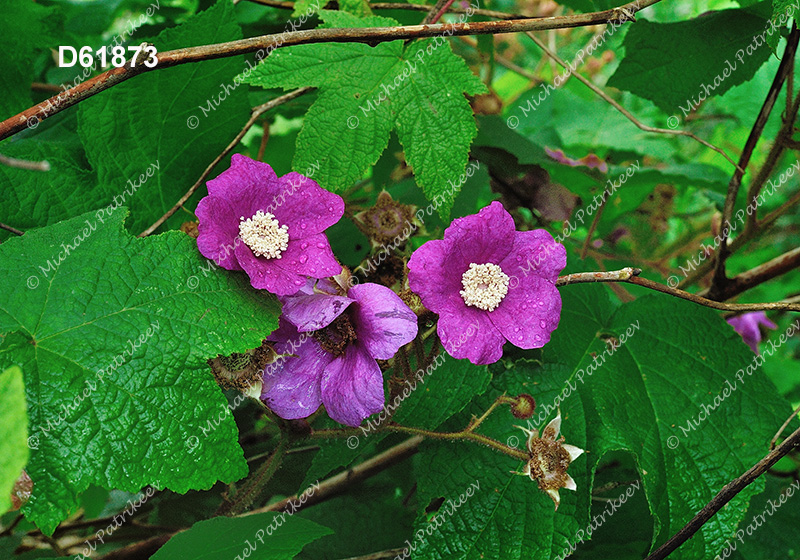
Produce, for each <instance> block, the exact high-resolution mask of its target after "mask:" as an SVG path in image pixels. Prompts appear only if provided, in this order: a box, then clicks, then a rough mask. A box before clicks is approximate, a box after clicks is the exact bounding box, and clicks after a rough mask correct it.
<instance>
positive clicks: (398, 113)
mask: <svg viewBox="0 0 800 560" xmlns="http://www.w3.org/2000/svg"><path fill="white" fill-rule="evenodd" d="M321 14H322V17H323V18H324V19H325V21H326V26H327V27H375V26H381V25H397V22H396V21H394V20H392V19H388V18H381V17H369V18H365V19H359V18H357V17H355V16H353V15H350V14H346V13H343V12H331V11H325V10H323V11H322V12H321ZM246 81H248V83H251V84H253V85H258V86H263V87H266V88H274V87H285V88H293V87H301V86H313V87H317V88H319V90H320V92H319V97H318V99H317V101H316V102H315V103H314V105H312V106H311V109H310V110H309V112H308V114H307V115H306V119H305V123H304V125H303V130H302V131H301V132H300V135H299V136H298V138H297V154H296V156H295V160H294V168H295V169H298V170H302V169H306V168H308V167H309V166H311V165H312V164H313V165H316V164H319V165H320V171H319V175H318V176H315V179H316V178H317V177H319V179H318V180H319V182H320V184H322V186H324V187H326V188H329V189H331V190H333V191H337V192H341V191H343V190H345V189H347V188H349V187H350V186H351V185H352V184H353V183H355V182H356V181H358V180H360V179H361V178H362V177H363V176H364V174H365V173H366V172H367V170H369V169H370V168H371V166H372V165H374V164H375V162H376V161H378V158H379V157H380V155H381V153H383V151H384V150H385V149H386V146H387V144H388V142H389V133H390V132H391V130H392V129H393V128H395V127H397V133H398V136H399V138H400V142H401V143H402V144H403V148H404V149H405V154H406V159H407V160H408V163H409V164H410V165H411V167H412V168H413V169H414V172H415V175H416V179H417V182H418V183H419V185H420V186H421V187H422V189H423V191H424V192H425V195H426V196H427V197H428V199H429V200H435V199H437V200H441V201H442V202H441V203H440V205H439V212H440V214H441V215H442V216H447V215H448V213H449V211H450V208H451V206H452V203H453V199H454V198H455V196H456V194H458V193H457V190H454V189H452V188H451V187H449V186H448V181H455V180H456V179H457V178H458V177H459V175H460V174H462V173H463V172H464V169H465V167H466V164H467V156H468V153H469V146H470V144H471V143H472V139H473V138H474V137H475V135H476V128H475V121H474V118H473V116H472V109H471V108H470V106H469V102H468V101H467V99H466V97H464V95H463V93H468V94H472V95H474V94H477V93H482V92H484V91H486V88H485V86H484V85H483V84H482V83H481V81H480V80H479V79H478V78H477V77H476V76H474V75H473V74H472V73H471V72H470V71H469V68H467V66H466V64H465V63H464V61H463V60H462V59H461V58H459V57H457V56H456V55H454V54H453V52H452V50H451V49H450V45H449V44H448V42H447V40H445V39H443V38H435V39H426V40H423V41H416V42H413V43H411V44H410V45H408V46H404V45H403V42H402V41H393V42H390V43H381V44H379V45H377V46H375V47H370V46H368V45H362V44H357V43H348V44H322V45H299V46H296V47H289V48H286V49H280V50H278V51H276V52H274V53H273V54H272V55H271V56H270V57H269V58H267V59H266V60H264V61H263V62H262V63H261V64H260V65H259V66H258V68H256V69H255V70H254V71H253V72H252V73H251V74H250V75H249V76H248V77H247V78H246Z"/></svg>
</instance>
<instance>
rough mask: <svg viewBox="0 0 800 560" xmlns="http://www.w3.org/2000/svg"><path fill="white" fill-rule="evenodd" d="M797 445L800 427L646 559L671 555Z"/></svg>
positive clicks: (799, 438)
mask: <svg viewBox="0 0 800 560" xmlns="http://www.w3.org/2000/svg"><path fill="white" fill-rule="evenodd" d="M797 445H800V429H797V430H795V431H794V432H793V433H792V435H790V436H789V437H788V438H786V440H784V442H783V443H781V444H780V445H779V446H778V447H776V448H775V449H773V450H772V451H770V452H769V453H767V455H766V456H765V457H764V458H763V459H761V460H760V461H759V462H758V463H756V464H755V465H753V466H752V467H751V468H750V469H748V470H747V472H746V473H744V474H743V475H742V476H740V477H739V478H736V479H734V480H732V481H731V482H729V483H728V484H726V485H725V486H724V487H723V488H722V490H720V491H719V492H718V493H717V495H716V496H714V497H713V498H712V499H711V501H710V502H708V503H707V504H706V505H705V506H703V509H701V510H700V511H699V512H698V513H697V515H695V516H694V517H693V518H692V520H691V521H689V523H687V524H686V525H685V526H684V527H683V528H682V529H681V530H680V531H678V532H677V533H675V535H673V536H672V537H671V538H670V539H669V540H668V541H667V542H665V543H664V544H663V545H661V546H660V547H659V548H658V549H657V550H656V551H655V552H653V553H652V554H651V555H650V556H648V557H647V558H646V559H645V560H662V559H663V558H666V557H667V556H669V555H670V554H671V553H672V552H673V551H675V549H677V548H678V547H679V546H680V545H682V544H683V543H685V542H686V541H687V540H689V538H690V537H691V536H692V535H694V534H695V533H696V532H697V531H699V530H700V528H701V527H702V526H703V525H704V524H705V523H706V522H707V521H708V520H709V519H711V518H712V517H713V516H714V514H716V513H717V512H718V511H719V510H720V509H722V507H723V506H724V505H725V504H727V503H728V502H730V501H731V500H732V499H733V497H734V496H736V494H738V493H739V492H741V491H742V490H744V489H745V488H746V487H747V486H748V485H749V484H751V483H752V482H753V481H755V480H756V479H757V478H758V477H759V476H761V475H762V474H764V473H765V472H766V471H767V469H769V468H770V467H771V466H772V465H774V464H775V463H777V462H778V461H779V460H780V459H781V457H783V456H784V455H786V454H788V453H789V452H790V451H791V450H792V449H794V448H795V447H796V446H797Z"/></svg>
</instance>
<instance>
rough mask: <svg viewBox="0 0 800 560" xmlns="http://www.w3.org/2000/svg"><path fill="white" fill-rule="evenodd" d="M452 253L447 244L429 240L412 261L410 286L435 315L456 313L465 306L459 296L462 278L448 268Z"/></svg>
mask: <svg viewBox="0 0 800 560" xmlns="http://www.w3.org/2000/svg"><path fill="white" fill-rule="evenodd" d="M448 250H449V245H448V243H446V242H444V241H441V240H434V241H428V242H427V243H425V244H423V245H422V247H420V248H419V249H417V250H416V251H414V254H413V255H411V258H410V259H409V260H408V285H409V287H410V288H411V290H412V291H413V292H414V293H416V294H417V295H418V296H419V297H420V298H421V299H422V303H423V305H425V307H427V308H428V309H430V310H431V311H433V312H434V313H444V312H447V311H454V310H455V309H457V308H459V305H458V303H459V302H460V303H461V304H462V305H463V303H464V301H463V300H462V299H461V296H460V295H459V291H460V290H461V276H460V275H459V274H458V273H456V272H455V271H454V270H451V269H449V268H448V267H447V266H446V262H447V252H448ZM465 270H466V269H465ZM461 274H462V275H463V274H464V271H462V272H461Z"/></svg>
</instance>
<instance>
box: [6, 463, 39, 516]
mask: <svg viewBox="0 0 800 560" xmlns="http://www.w3.org/2000/svg"><path fill="white" fill-rule="evenodd" d="M31 492H33V481H32V480H31V477H29V476H28V473H27V472H25V470H24V469H23V471H22V474H20V475H19V478H17V481H16V482H15V483H14V488H12V490H11V510H10V511H17V510H18V509H19V508H21V507H22V506H24V505H25V503H26V502H27V501H28V500H29V499H30V497H31Z"/></svg>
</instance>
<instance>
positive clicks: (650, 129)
mask: <svg viewBox="0 0 800 560" xmlns="http://www.w3.org/2000/svg"><path fill="white" fill-rule="evenodd" d="M526 35H527V36H528V37H530V38H531V39H532V40H533V42H534V43H536V44H537V45H538V46H539V48H540V49H542V50H543V51H544V52H545V54H547V56H549V57H550V58H552V59H553V60H555V61H556V62H557V63H558V64H559V65H560V66H562V67H563V68H566V69H567V70H570V71H571V69H570V67H569V65H568V64H567V63H566V62H564V60H563V59H562V58H561V57H559V56H558V55H557V54H556V53H554V52H553V51H552V50H550V49H549V48H548V47H547V45H545V44H544V43H543V42H542V41H541V40H540V39H539V38H538V37H536V36H535V35H534V34H533V33H531V32H527V33H526ZM571 75H572V76H575V78H576V79H577V80H579V81H580V82H581V83H582V84H584V85H585V86H586V87H588V88H589V89H591V90H592V91H593V92H594V93H595V94H597V95H598V96H600V98H602V99H603V100H604V101H605V102H606V103H608V104H610V105H611V106H612V107H614V108H615V109H616V110H617V111H619V112H620V113H622V114H623V116H625V118H627V119H628V120H629V121H631V122H632V123H633V124H634V125H636V126H637V127H638V128H639V129H640V130H643V131H645V132H655V133H657V134H671V135H673V136H686V137H687V138H691V139H692V140H695V141H697V142H699V143H700V144H702V145H703V146H705V147H707V148H710V149H712V150H714V151H715V152H717V153H718V154H720V155H721V156H722V157H724V158H725V159H726V160H728V161H729V162H730V163H731V164H733V166H734V167H736V168H737V170H741V169H740V167H739V166H738V165H737V163H736V162H735V161H734V160H733V158H731V156H729V155H728V153H727V152H726V151H725V150H723V149H722V148H719V147H717V146H715V145H714V144H711V143H710V142H707V141H705V140H703V139H702V138H700V137H698V136H696V135H694V134H692V133H691V132H688V131H686V130H671V129H669V128H656V127H653V126H648V125H646V124H644V123H642V122H641V121H640V120H639V119H637V118H636V117H635V116H633V113H631V112H630V111H628V110H627V109H626V108H625V107H623V106H622V105H620V104H619V103H617V102H616V101H615V100H614V99H612V98H611V96H609V95H608V94H607V93H606V92H604V91H603V90H602V89H600V88H599V87H597V86H596V85H594V84H593V83H592V82H591V81H589V80H587V79H586V78H584V77H583V76H582V75H581V74H580V73H578V72H571Z"/></svg>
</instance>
